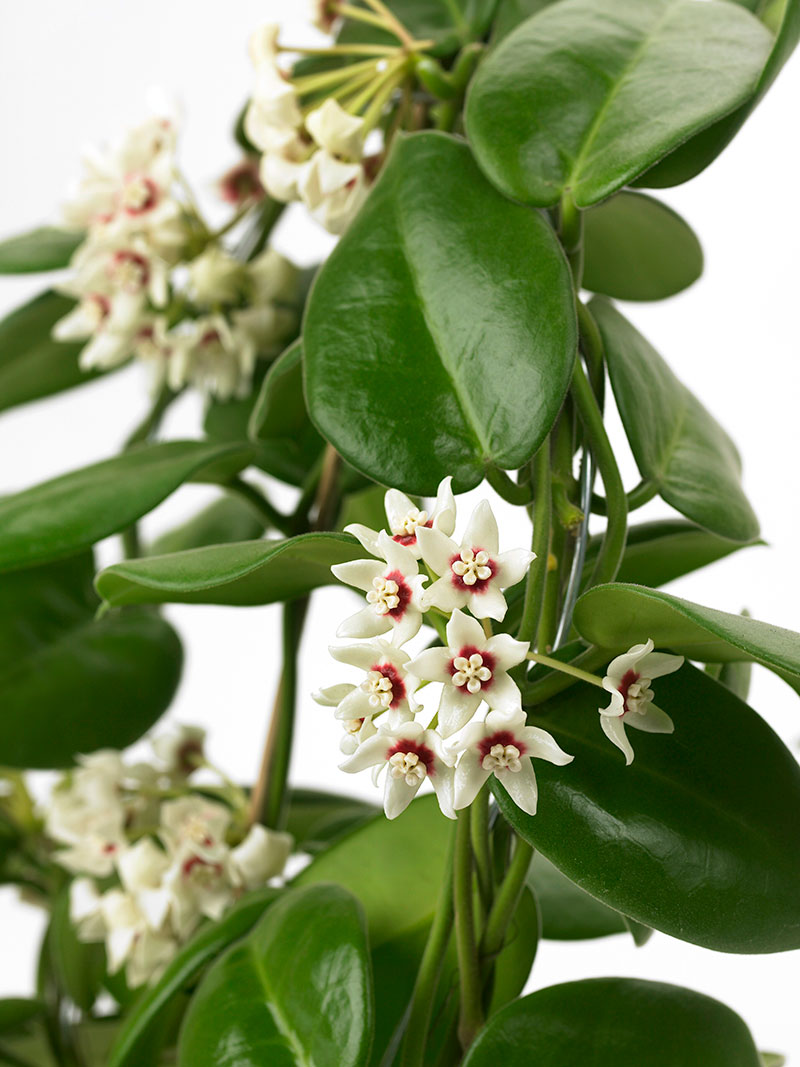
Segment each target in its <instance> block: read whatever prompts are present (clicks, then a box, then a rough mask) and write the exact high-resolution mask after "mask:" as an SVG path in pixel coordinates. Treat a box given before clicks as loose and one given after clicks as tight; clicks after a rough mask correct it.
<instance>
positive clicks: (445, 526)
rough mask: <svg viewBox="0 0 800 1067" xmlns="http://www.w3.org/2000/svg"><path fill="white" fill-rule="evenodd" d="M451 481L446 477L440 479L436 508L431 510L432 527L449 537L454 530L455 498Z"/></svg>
mask: <svg viewBox="0 0 800 1067" xmlns="http://www.w3.org/2000/svg"><path fill="white" fill-rule="evenodd" d="M452 483H453V479H452V478H451V477H450V475H448V476H447V477H446V478H442V480H441V482H440V483H439V489H438V492H437V493H436V506H435V507H434V509H433V525H434V527H435V528H436V529H437V530H441V531H442V533H445V534H447V536H448V537H449V536H450V535H451V534H452V532H453V530H455V528H456V498H455V497H454V496H453V490H452Z"/></svg>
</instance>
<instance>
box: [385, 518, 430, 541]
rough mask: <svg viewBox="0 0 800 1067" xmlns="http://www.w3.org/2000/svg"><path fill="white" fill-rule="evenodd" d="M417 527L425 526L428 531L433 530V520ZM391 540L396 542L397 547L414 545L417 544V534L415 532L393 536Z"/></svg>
mask: <svg viewBox="0 0 800 1067" xmlns="http://www.w3.org/2000/svg"><path fill="white" fill-rule="evenodd" d="M419 525H420V526H427V527H428V529H429V530H430V529H432V528H433V519H428V521H427V522H421V523H420V524H419ZM392 540H393V541H397V543H398V545H406V546H408V545H415V544H416V543H417V534H416V531H415V532H414V533H410V534H395V535H394V537H392Z"/></svg>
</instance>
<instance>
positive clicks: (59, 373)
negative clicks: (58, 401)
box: [0, 291, 99, 411]
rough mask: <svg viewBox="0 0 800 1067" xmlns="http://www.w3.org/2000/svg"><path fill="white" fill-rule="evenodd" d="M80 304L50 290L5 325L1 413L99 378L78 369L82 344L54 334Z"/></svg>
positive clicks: (1, 328) (0, 326) (0, 332)
mask: <svg viewBox="0 0 800 1067" xmlns="http://www.w3.org/2000/svg"><path fill="white" fill-rule="evenodd" d="M74 305H75V301H74V300H70V298H69V297H66V296H62V295H61V294H60V293H54V292H52V291H48V292H45V293H42V294H41V295H40V296H37V297H36V298H35V299H33V300H31V301H30V302H29V303H27V304H24V305H23V306H22V307H20V308H17V310H16V311H12V312H11V314H10V315H9V316H8V317H7V318H5V319H3V320H2V322H0V411H5V410H6V409H7V408H13V407H16V406H17V405H18V404H27V403H28V402H29V401H31V400H39V399H41V398H42V397H45V396H51V395H52V394H54V393H61V392H63V391H64V390H65V389H72V388H73V386H76V385H83V384H84V383H85V382H90V381H92V380H93V379H94V378H97V377H99V372H97V371H83V370H81V368H80V367H79V366H78V356H79V355H80V352H81V349H82V348H83V345H82V344H79V343H78V344H75V343H72V342H70V343H65V342H61V341H54V340H53V339H52V338H51V336H50V331H51V330H52V328H53V326H54V325H55V323H57V322H58V320H59V319H61V318H63V317H64V316H65V315H66V314H67V313H68V312H69V311H70V310H71V309H72V308H73V307H74Z"/></svg>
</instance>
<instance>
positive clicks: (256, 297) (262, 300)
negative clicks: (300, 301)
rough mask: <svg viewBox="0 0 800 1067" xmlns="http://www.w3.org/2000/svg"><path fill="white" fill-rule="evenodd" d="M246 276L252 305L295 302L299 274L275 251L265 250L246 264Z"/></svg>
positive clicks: (292, 264) (292, 265)
mask: <svg viewBox="0 0 800 1067" xmlns="http://www.w3.org/2000/svg"><path fill="white" fill-rule="evenodd" d="M247 275H248V278H249V281H250V290H251V291H250V296H251V299H252V301H253V303H254V304H256V305H261V304H271V303H273V301H278V302H279V303H283V304H291V303H293V302H294V301H296V300H297V296H298V291H299V287H300V272H299V271H298V269H297V267H296V266H295V265H294V263H292V262H291V261H290V260H288V259H287V258H286V256H282V255H281V254H280V252H278V251H276V249H274V248H267V249H266V250H265V251H264V252H262V253H261V255H259V256H256V258H255V259H254V260H253V261H252V262H251V263H248V264H247Z"/></svg>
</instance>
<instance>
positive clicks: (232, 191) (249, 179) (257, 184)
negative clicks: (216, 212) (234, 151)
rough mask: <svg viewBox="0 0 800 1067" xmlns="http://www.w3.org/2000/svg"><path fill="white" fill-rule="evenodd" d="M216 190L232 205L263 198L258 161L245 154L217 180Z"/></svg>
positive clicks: (237, 205)
mask: <svg viewBox="0 0 800 1067" xmlns="http://www.w3.org/2000/svg"><path fill="white" fill-rule="evenodd" d="M217 191H218V193H219V195H220V198H221V199H222V200H224V201H225V203H226V204H232V205H233V206H234V207H241V206H242V205H243V204H247V203H249V202H251V201H252V202H255V201H256V200H261V199H263V197H264V186H263V185H262V184H261V180H260V178H259V176H258V161H257V160H256V159H254V158H253V157H252V156H247V157H246V158H245V159H243V160H241V161H240V162H239V163H235V164H234V165H233V166H232V167H230V168H229V169H228V170H226V171H225V173H224V174H223V175H222V177H221V178H220V179H219V181H218V182H217Z"/></svg>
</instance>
